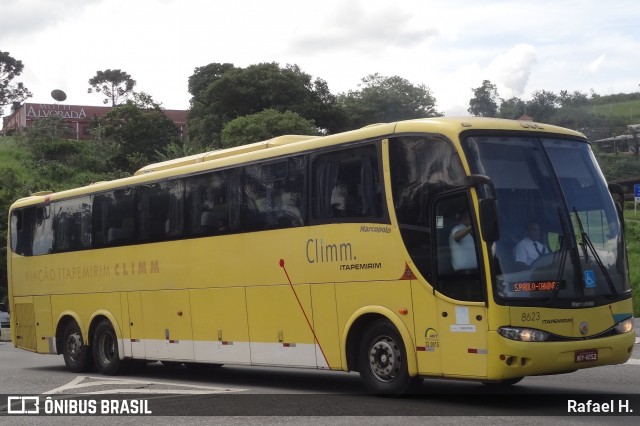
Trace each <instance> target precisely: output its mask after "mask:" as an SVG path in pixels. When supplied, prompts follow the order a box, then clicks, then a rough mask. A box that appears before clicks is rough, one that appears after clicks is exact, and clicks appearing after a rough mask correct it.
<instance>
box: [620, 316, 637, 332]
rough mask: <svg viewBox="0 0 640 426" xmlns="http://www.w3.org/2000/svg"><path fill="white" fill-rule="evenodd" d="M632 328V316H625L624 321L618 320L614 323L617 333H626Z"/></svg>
mask: <svg viewBox="0 0 640 426" xmlns="http://www.w3.org/2000/svg"><path fill="white" fill-rule="evenodd" d="M631 330H633V318H627V319H626V320H624V321H620V322H619V323H617V324H616V331H617V332H618V334H624V333H628V332H630V331H631Z"/></svg>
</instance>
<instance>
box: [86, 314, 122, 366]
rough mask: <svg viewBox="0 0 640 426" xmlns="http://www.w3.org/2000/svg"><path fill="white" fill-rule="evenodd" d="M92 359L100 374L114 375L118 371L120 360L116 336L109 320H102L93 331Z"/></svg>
mask: <svg viewBox="0 0 640 426" xmlns="http://www.w3.org/2000/svg"><path fill="white" fill-rule="evenodd" d="M92 347H93V359H94V362H95V365H96V368H97V369H98V371H99V372H101V373H102V374H106V375H108V376H114V375H116V374H118V373H119V372H120V367H121V365H122V360H121V359H120V354H119V352H118V338H117V336H116V332H115V331H114V330H113V327H112V326H111V323H110V322H109V320H102V321H101V322H100V323H99V324H98V326H97V327H96V329H95V331H94V333H93V344H92Z"/></svg>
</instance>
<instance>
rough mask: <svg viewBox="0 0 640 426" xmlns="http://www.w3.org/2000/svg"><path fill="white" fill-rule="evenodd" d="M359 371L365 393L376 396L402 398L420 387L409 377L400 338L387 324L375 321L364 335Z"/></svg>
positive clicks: (417, 381)
mask: <svg viewBox="0 0 640 426" xmlns="http://www.w3.org/2000/svg"><path fill="white" fill-rule="evenodd" d="M358 361H359V362H358V367H359V370H360V377H361V378H362V381H363V382H364V384H365V386H366V387H367V389H368V390H369V391H370V392H372V393H376V394H403V393H406V392H408V391H410V390H413V389H414V388H415V387H417V385H419V384H420V383H421V379H420V378H419V377H411V376H409V371H408V369H407V355H406V350H405V347H404V342H403V341H402V337H401V336H400V333H399V332H398V330H396V328H395V327H394V326H393V324H391V323H390V322H389V321H387V320H378V321H376V322H374V323H373V324H371V325H370V326H369V327H368V328H367V329H366V330H365V332H364V333H363V335H362V340H361V342H360V347H359V360H358Z"/></svg>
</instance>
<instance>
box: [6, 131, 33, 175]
mask: <svg viewBox="0 0 640 426" xmlns="http://www.w3.org/2000/svg"><path fill="white" fill-rule="evenodd" d="M30 159H31V154H30V153H29V152H28V151H27V150H26V149H24V148H23V147H20V146H19V145H18V143H17V141H16V140H15V138H13V137H7V136H5V137H0V167H1V168H3V169H12V170H14V171H15V172H16V173H18V174H19V175H24V176H23V177H26V170H25V168H24V166H23V162H24V161H25V160H30Z"/></svg>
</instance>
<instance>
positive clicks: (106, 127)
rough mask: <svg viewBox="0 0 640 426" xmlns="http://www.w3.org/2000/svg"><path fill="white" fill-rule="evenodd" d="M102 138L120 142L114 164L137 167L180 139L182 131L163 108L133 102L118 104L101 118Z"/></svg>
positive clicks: (119, 167)
mask: <svg viewBox="0 0 640 426" xmlns="http://www.w3.org/2000/svg"><path fill="white" fill-rule="evenodd" d="M98 121H99V126H100V127H99V129H100V130H99V133H100V137H101V138H106V139H107V140H109V139H111V140H113V141H114V142H115V143H117V144H118V147H119V149H118V152H117V153H116V154H115V155H114V157H113V159H112V160H113V165H114V167H116V168H117V169H120V170H134V169H138V168H140V167H141V166H143V165H145V164H148V163H149V162H151V161H152V160H153V159H154V158H155V155H156V151H158V150H162V149H164V147H166V146H167V145H169V144H170V143H172V142H174V143H175V142H177V141H179V138H180V130H179V129H178V128H177V127H176V125H175V124H174V123H173V122H172V121H171V120H170V119H169V118H168V117H167V116H166V115H165V114H164V112H163V111H162V110H161V109H160V108H159V107H156V108H140V107H138V106H137V105H135V104H134V103H133V102H127V103H126V104H123V105H120V106H118V107H115V108H114V109H112V110H111V111H109V112H108V113H107V114H106V115H105V116H104V117H102V118H100V119H99V120H98Z"/></svg>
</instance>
